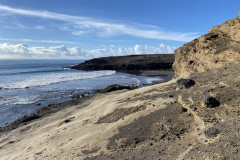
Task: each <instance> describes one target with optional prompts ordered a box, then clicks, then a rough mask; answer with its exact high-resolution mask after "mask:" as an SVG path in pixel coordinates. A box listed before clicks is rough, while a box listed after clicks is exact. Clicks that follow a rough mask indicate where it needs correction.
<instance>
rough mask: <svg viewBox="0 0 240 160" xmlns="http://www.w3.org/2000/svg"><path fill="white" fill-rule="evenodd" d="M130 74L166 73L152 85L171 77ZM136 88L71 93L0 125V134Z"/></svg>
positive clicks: (166, 72)
mask: <svg viewBox="0 0 240 160" xmlns="http://www.w3.org/2000/svg"><path fill="white" fill-rule="evenodd" d="M131 74H136V75H141V74H144V75H145V76H152V77H155V76H159V75H168V76H167V77H166V78H164V79H163V80H160V81H156V82H153V84H152V85H154V84H158V83H163V82H167V81H169V80H171V78H172V76H173V72H172V71H152V70H150V71H148V72H141V71H134V72H131ZM144 86H149V85H147V84H143V86H142V87H144ZM136 88H139V87H137V86H124V85H110V86H107V87H106V88H103V89H100V90H95V91H93V92H92V93H86V94H81V95H78V94H76V95H72V97H71V98H72V100H68V101H66V102H61V103H56V104H55V103H53V104H49V105H47V106H42V107H40V108H37V109H36V113H34V114H30V115H25V116H24V117H22V118H19V119H16V120H15V121H13V122H12V123H10V124H8V125H7V126H4V127H0V134H1V133H4V132H9V131H11V130H13V129H16V128H18V127H20V126H23V125H27V124H29V123H31V122H32V121H34V120H37V119H40V118H43V117H45V116H50V115H51V114H53V113H56V112H58V111H60V110H61V109H64V108H67V107H71V106H73V105H78V104H81V103H83V102H84V101H87V100H89V99H93V97H96V96H99V95H100V94H106V93H109V92H113V91H118V90H133V89H136Z"/></svg>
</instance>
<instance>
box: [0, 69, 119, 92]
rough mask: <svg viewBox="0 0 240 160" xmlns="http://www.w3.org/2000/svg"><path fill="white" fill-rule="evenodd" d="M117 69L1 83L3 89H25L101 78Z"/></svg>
mask: <svg viewBox="0 0 240 160" xmlns="http://www.w3.org/2000/svg"><path fill="white" fill-rule="evenodd" d="M115 73H116V71H94V72H79V73H78V72H75V73H49V74H46V75H41V76H33V77H31V78H28V79H25V80H23V81H19V82H14V83H8V84H0V88H2V89H23V88H31V87H38V86H46V85H50V84H54V83H60V82H66V81H74V80H83V79H91V78H99V77H103V76H108V75H113V74H115Z"/></svg>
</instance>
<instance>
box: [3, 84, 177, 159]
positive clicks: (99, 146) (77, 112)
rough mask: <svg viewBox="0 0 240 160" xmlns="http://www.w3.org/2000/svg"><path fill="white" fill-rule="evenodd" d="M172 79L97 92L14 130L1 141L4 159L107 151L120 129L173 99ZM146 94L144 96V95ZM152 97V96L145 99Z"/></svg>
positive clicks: (79, 156)
mask: <svg viewBox="0 0 240 160" xmlns="http://www.w3.org/2000/svg"><path fill="white" fill-rule="evenodd" d="M173 82H174V80H173V81H170V82H167V83H164V84H158V85H153V86H148V87H144V88H140V89H135V90H132V91H126V90H122V91H116V92H112V93H108V94H100V95H99V94H97V95H95V96H93V97H92V98H90V99H88V100H86V101H84V102H83V103H81V104H78V105H74V106H71V107H69V108H65V109H62V110H60V111H58V112H56V113H53V114H51V115H50V116H46V117H43V118H41V119H38V120H35V121H33V122H31V123H29V124H27V125H24V126H21V127H19V128H17V129H15V130H12V131H11V132H7V133H3V134H2V135H1V141H0V146H1V150H0V157H1V159H84V158H87V157H92V156H96V155H98V154H100V153H102V152H105V153H108V152H111V150H108V149H107V145H108V141H109V138H110V137H112V136H113V135H114V134H116V133H118V128H119V127H121V126H124V125H127V124H130V123H131V122H133V121H134V120H135V119H137V118H139V117H141V116H146V115H148V114H150V113H152V112H154V111H156V110H159V109H162V108H164V107H165V106H166V104H169V103H171V102H173V101H174V99H173V98H166V97H165V96H164V97H162V98H161V97H159V98H154V97H156V96H158V95H164V94H165V95H167V94H168V91H162V90H164V88H166V87H167V86H168V84H171V83H173ZM143 95H144V96H143ZM144 97H152V98H144Z"/></svg>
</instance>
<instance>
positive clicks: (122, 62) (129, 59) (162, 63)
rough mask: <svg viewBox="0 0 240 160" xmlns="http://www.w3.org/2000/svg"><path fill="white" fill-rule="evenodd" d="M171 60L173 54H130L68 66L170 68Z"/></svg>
mask: <svg viewBox="0 0 240 160" xmlns="http://www.w3.org/2000/svg"><path fill="white" fill-rule="evenodd" d="M173 62H174V55H173V54H151V55H131V56H118V57H103V58H95V59H91V60H88V61H85V62H84V63H81V64H78V65H75V66H71V67H70V68H71V69H78V70H116V71H136V70H171V69H172V64H173Z"/></svg>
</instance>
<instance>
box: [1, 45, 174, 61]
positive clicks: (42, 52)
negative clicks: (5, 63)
mask: <svg viewBox="0 0 240 160" xmlns="http://www.w3.org/2000/svg"><path fill="white" fill-rule="evenodd" d="M175 49H176V48H175V47H171V46H168V45H165V44H160V45H159V46H157V47H152V46H148V45H144V46H142V45H135V46H133V47H129V48H123V47H118V48H117V47H114V46H110V47H108V48H101V49H93V50H86V49H81V48H79V47H72V48H67V47H65V46H63V45H61V46H50V47H30V46H28V45H26V44H16V45H11V44H8V43H3V44H0V59H4V58H5V59H14V58H16V59H18V58H22V59H23V58H26V59H28V58H34V59H51V58H52V59H58V58H59V59H61V58H79V59H90V58H96V57H106V56H123V55H138V54H159V53H173V51H174V50H175Z"/></svg>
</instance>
